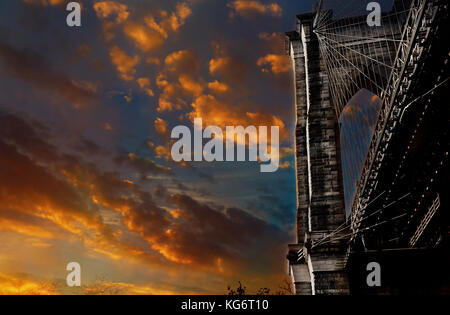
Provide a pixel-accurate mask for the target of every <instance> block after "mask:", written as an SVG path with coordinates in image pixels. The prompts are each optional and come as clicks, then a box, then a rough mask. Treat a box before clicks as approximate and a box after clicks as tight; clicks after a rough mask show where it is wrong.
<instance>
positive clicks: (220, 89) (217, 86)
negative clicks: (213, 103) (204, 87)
mask: <svg viewBox="0 0 450 315" xmlns="http://www.w3.org/2000/svg"><path fill="white" fill-rule="evenodd" d="M208 88H209V89H210V90H211V91H212V92H214V93H216V94H223V93H226V92H228V91H229V90H230V87H229V86H228V85H227V84H225V83H221V82H219V81H217V80H216V81H214V82H209V83H208Z"/></svg>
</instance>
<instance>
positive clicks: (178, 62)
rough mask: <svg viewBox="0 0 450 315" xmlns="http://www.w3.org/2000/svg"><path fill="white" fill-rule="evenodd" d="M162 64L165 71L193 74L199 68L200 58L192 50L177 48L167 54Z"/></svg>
mask: <svg viewBox="0 0 450 315" xmlns="http://www.w3.org/2000/svg"><path fill="white" fill-rule="evenodd" d="M164 64H165V65H166V70H167V71H170V72H174V73H176V74H193V73H197V72H198V70H199V68H200V59H199V57H198V55H197V54H196V53H195V52H194V51H192V50H178V51H175V52H172V53H170V54H169V55H167V57H166V58H165V60H164Z"/></svg>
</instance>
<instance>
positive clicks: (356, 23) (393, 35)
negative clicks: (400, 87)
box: [313, 0, 411, 118]
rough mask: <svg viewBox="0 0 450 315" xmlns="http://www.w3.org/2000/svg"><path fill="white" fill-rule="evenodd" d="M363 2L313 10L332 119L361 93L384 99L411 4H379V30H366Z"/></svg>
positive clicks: (333, 0) (327, 1)
mask: <svg viewBox="0 0 450 315" xmlns="http://www.w3.org/2000/svg"><path fill="white" fill-rule="evenodd" d="M369 2H371V1H361V0H348V1H346V2H345V4H344V5H342V1H341V0H322V1H320V2H319V4H318V6H317V13H316V18H315V22H314V26H313V28H314V33H315V34H316V35H317V38H318V40H319V48H320V52H321V54H322V56H323V60H324V63H325V67H326V71H327V74H328V78H329V84H330V93H331V100H332V103H333V105H334V108H335V111H336V116H337V118H339V116H340V115H341V113H342V111H343V109H344V108H345V106H346V105H347V103H348V102H349V100H350V99H351V98H352V97H353V96H354V95H355V94H356V93H357V92H358V91H360V90H361V89H367V90H369V91H371V92H372V93H374V94H376V95H378V96H380V97H381V96H383V95H385V93H384V92H385V91H386V88H387V85H388V81H389V77H390V75H391V72H392V70H393V69H394V67H395V58H396V53H397V50H398V49H399V46H400V45H401V44H402V43H403V41H402V32H403V29H404V23H405V20H406V18H407V16H408V13H409V10H410V5H411V2H410V1H407V0H391V1H383V2H382V3H381V5H382V7H381V9H382V12H381V16H380V25H379V26H369V25H368V22H367V16H368V14H369V13H370V12H369V11H367V4H368V3H369Z"/></svg>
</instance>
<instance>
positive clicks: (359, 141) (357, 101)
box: [339, 89, 381, 217]
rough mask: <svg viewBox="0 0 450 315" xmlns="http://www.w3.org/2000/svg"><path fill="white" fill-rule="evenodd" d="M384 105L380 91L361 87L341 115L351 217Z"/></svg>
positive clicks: (343, 154)
mask: <svg viewBox="0 0 450 315" xmlns="http://www.w3.org/2000/svg"><path fill="white" fill-rule="evenodd" d="M380 107H381V99H380V98H379V97H378V96H377V95H375V94H373V93H372V92H370V91H368V90H366V89H361V90H359V91H358V92H357V93H356V94H355V95H354V96H353V97H352V98H351V99H350V100H349V101H348V103H347V105H346V106H345V107H344V110H343V111H342V113H341V115H340V117H339V125H340V139H341V141H340V144H341V161H342V177H343V184H344V195H345V209H346V214H347V217H348V216H349V215H350V211H351V207H352V202H353V199H354V197H355V194H356V187H357V185H358V181H359V178H360V176H361V171H362V168H363V166H364V162H365V160H366V156H367V152H368V150H369V146H370V141H371V140H372V136H373V131H374V129H375V124H376V122H377V117H378V112H379V111H380Z"/></svg>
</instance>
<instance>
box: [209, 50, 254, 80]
mask: <svg viewBox="0 0 450 315" xmlns="http://www.w3.org/2000/svg"><path fill="white" fill-rule="evenodd" d="M209 72H210V73H211V75H213V76H216V77H217V76H218V77H224V78H225V79H226V80H227V81H228V82H241V81H242V80H243V78H244V77H245V75H246V73H247V67H246V66H245V64H244V63H243V62H242V61H240V60H239V59H237V58H233V57H229V56H225V57H217V58H213V59H211V60H210V61H209Z"/></svg>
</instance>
